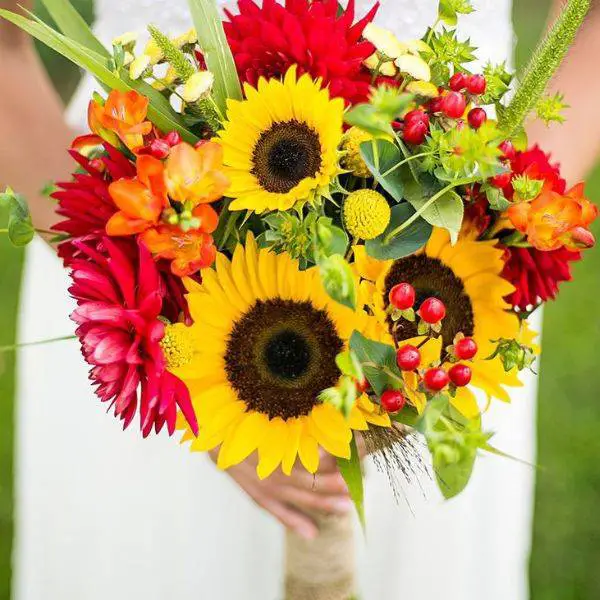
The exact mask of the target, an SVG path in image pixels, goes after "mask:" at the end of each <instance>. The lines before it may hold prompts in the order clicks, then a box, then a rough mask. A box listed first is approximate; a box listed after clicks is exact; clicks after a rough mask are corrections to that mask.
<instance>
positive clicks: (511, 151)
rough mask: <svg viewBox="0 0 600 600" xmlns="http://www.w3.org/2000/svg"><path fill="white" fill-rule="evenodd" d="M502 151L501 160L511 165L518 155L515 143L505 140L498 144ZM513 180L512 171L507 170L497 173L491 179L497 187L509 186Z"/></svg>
mask: <svg viewBox="0 0 600 600" xmlns="http://www.w3.org/2000/svg"><path fill="white" fill-rule="evenodd" d="M498 147H499V149H500V152H502V156H501V157H500V160H501V161H502V162H504V163H506V164H507V166H509V167H510V163H511V161H512V160H514V159H515V157H516V156H517V150H516V148H515V147H514V145H513V143H512V142H511V141H510V140H505V141H503V142H502V143H501V144H500V146H498ZM511 180H512V172H511V171H507V172H506V173H500V175H496V176H495V177H492V178H491V179H490V183H491V184H492V185H493V186H494V187H497V188H501V189H503V188H505V187H507V186H508V185H509V184H510V182H511Z"/></svg>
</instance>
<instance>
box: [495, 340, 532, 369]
mask: <svg viewBox="0 0 600 600" xmlns="http://www.w3.org/2000/svg"><path fill="white" fill-rule="evenodd" d="M492 342H493V343H494V344H497V345H496V349H495V350H494V352H493V353H492V354H491V355H490V356H488V357H487V359H486V360H494V359H495V358H496V357H498V358H500V360H501V361H502V365H503V366H504V370H505V371H506V372H507V373H508V372H509V371H512V370H513V369H515V368H516V369H517V370H519V371H523V370H524V369H531V367H532V365H533V363H535V358H536V356H535V352H534V351H533V349H532V348H530V347H529V346H526V345H525V344H521V343H520V342H519V341H517V340H515V339H507V338H500V339H499V340H492Z"/></svg>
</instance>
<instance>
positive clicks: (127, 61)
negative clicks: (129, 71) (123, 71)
mask: <svg viewBox="0 0 600 600" xmlns="http://www.w3.org/2000/svg"><path fill="white" fill-rule="evenodd" d="M134 59H135V57H134V56H133V54H131V52H125V53H124V54H123V66H124V67H126V66H127V65H130V64H131V63H132V62H133V61H134Z"/></svg>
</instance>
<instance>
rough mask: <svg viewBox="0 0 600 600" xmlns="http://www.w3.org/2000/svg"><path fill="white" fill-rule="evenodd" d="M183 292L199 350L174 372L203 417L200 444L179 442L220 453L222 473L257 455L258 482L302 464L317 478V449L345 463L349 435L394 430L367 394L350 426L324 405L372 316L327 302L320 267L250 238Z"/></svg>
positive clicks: (187, 436) (190, 436)
mask: <svg viewBox="0 0 600 600" xmlns="http://www.w3.org/2000/svg"><path fill="white" fill-rule="evenodd" d="M186 285H187V287H188V290H189V294H188V302H189V306H190V310H191V313H192V318H193V319H194V325H192V327H191V328H190V329H191V332H192V334H193V335H194V338H195V339H196V340H197V348H196V353H195V356H194V358H193V359H192V361H191V362H190V363H189V364H187V365H186V366H184V367H182V368H179V369H173V372H174V373H175V374H176V375H177V376H178V377H180V378H181V379H182V380H183V381H184V382H185V384H186V385H187V386H188V389H189V390H190V393H191V397H192V402H193V405H194V409H195V411H196V414H197V417H198V422H199V427H200V431H199V434H198V437H197V438H195V437H194V435H193V434H192V432H191V431H189V429H188V430H187V431H186V433H185V434H184V437H183V440H184V441H191V449H192V450H193V451H207V450H211V449H213V448H216V447H218V446H220V449H219V458H218V465H219V466H220V467H221V468H223V469H226V468H228V467H231V466H233V465H236V464H238V463H240V462H241V461H243V460H245V459H246V458H247V457H248V456H250V455H251V454H252V453H254V452H255V451H258V467H257V473H258V475H259V477H261V478H264V477H268V476H269V475H270V474H271V473H272V472H273V471H274V470H275V469H277V468H278V467H279V466H281V468H282V470H283V472H284V473H286V474H289V473H290V472H291V470H292V468H293V466H294V464H295V462H296V459H297V458H299V459H300V461H301V463H302V464H303V465H304V467H305V468H306V469H307V470H308V471H309V472H310V473H315V472H316V470H317V468H318V466H319V447H321V448H323V449H325V450H326V451H327V452H329V453H331V454H333V455H334V456H338V457H345V458H347V457H349V456H350V440H351V438H352V430H353V429H357V430H366V429H368V427H369V424H370V423H371V424H375V425H378V426H382V427H387V426H390V420H389V417H388V415H387V414H385V413H383V412H382V410H381V408H380V407H379V406H376V405H375V404H373V403H372V402H371V401H370V400H369V399H368V398H367V397H366V396H362V397H360V398H359V399H358V401H357V402H356V404H355V406H354V407H353V409H352V412H351V415H350V417H349V419H346V418H345V417H344V416H343V415H342V413H341V412H340V411H338V410H337V409H336V408H334V407H333V406H332V405H330V404H324V403H321V402H320V401H319V400H318V395H319V393H320V392H321V391H322V390H324V389H326V388H328V387H331V386H332V385H335V384H336V382H337V381H338V378H339V376H340V374H339V371H338V369H337V366H336V364H335V357H336V355H337V354H338V353H339V352H341V351H343V350H344V349H345V348H346V347H347V344H348V339H349V337H350V335H351V334H352V332H353V331H354V330H359V331H363V330H364V329H365V327H366V325H367V322H368V320H369V319H372V318H371V317H368V316H367V315H366V313H364V312H363V311H352V310H351V309H349V308H347V307H345V306H342V305H340V304H337V303H336V302H334V301H333V300H331V299H330V298H329V296H328V295H327V294H326V292H325V290H324V289H323V286H322V284H321V279H320V276H319V273H318V270H317V269H316V268H313V269H308V270H304V271H300V269H299V267H298V263H297V262H296V261H294V260H292V259H291V257H290V256H289V255H288V254H286V253H282V254H274V253H272V252H269V251H268V250H266V249H263V250H258V248H257V245H256V241H255V240H254V237H253V236H252V235H249V236H248V238H247V240H246V245H245V247H244V246H242V245H238V246H237V248H236V249H235V252H234V254H233V259H232V260H231V262H230V261H229V260H228V259H227V258H226V257H225V256H223V255H221V254H219V255H218V256H217V260H216V269H215V270H210V269H207V270H204V271H203V272H202V283H201V284H198V283H196V282H194V281H191V280H188V281H187V282H186ZM182 425H183V424H182Z"/></svg>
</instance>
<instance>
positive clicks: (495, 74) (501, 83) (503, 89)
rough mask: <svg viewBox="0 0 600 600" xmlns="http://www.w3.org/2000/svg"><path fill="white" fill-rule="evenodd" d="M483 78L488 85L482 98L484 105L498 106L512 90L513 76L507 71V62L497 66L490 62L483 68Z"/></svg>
mask: <svg viewBox="0 0 600 600" xmlns="http://www.w3.org/2000/svg"><path fill="white" fill-rule="evenodd" d="M483 76H484V77H485V80H486V82H487V85H486V90H485V94H484V95H483V96H482V97H481V102H482V104H498V103H499V102H500V101H501V100H502V99H503V98H504V96H505V95H506V93H507V92H508V90H509V89H510V84H511V82H512V80H513V76H512V74H511V73H509V72H508V71H507V69H506V63H505V62H503V63H500V64H497V65H495V64H493V63H491V62H488V63H487V64H486V65H485V67H484V68H483Z"/></svg>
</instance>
